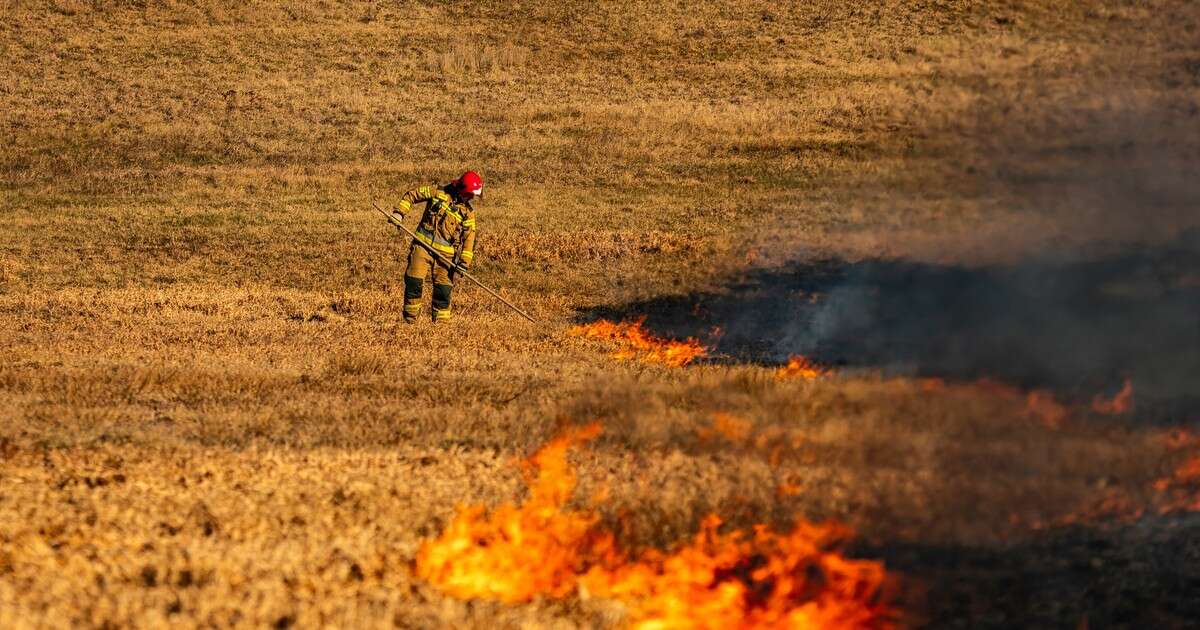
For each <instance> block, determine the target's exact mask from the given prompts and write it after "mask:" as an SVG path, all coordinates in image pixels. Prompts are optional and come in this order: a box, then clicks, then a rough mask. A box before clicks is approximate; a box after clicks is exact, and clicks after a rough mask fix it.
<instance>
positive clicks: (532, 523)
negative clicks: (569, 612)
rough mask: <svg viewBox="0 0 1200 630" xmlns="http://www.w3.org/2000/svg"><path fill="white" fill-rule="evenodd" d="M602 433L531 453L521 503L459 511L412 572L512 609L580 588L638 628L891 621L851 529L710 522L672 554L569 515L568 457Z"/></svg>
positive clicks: (881, 578) (583, 433)
mask: <svg viewBox="0 0 1200 630" xmlns="http://www.w3.org/2000/svg"><path fill="white" fill-rule="evenodd" d="M598 432H599V428H598V427H597V426H596V425H589V426H587V427H583V428H578V429H570V430H568V431H567V432H565V433H563V434H562V435H560V436H558V437H556V438H554V439H553V440H551V441H550V442H549V443H547V444H546V445H545V446H543V447H542V448H541V449H539V450H538V451H537V452H536V453H534V455H533V456H532V457H531V458H530V459H529V461H528V463H527V464H526V468H525V473H526V479H527V481H528V482H529V484H530V493H529V499H528V500H526V502H525V503H523V504H522V505H520V506H514V505H511V504H505V505H502V506H500V507H498V508H496V509H495V510H493V511H492V512H491V513H490V514H489V513H487V512H486V511H485V510H484V509H483V508H482V507H465V508H459V511H458V514H457V516H456V517H455V518H454V520H453V521H452V522H451V524H450V525H449V526H448V527H447V528H446V530H445V531H444V532H443V533H442V534H441V535H440V536H439V537H437V538H435V539H432V540H428V541H426V542H425V543H424V544H423V545H422V547H421V550H420V552H419V553H418V555H417V560H416V567H417V574H418V575H420V576H421V577H422V578H424V579H425V580H428V581H429V582H431V583H432V584H434V585H436V586H437V587H438V588H440V589H442V590H443V591H445V592H447V593H449V594H450V595H452V596H455V597H459V598H463V599H469V598H476V597H478V598H488V599H495V600H500V601H503V602H508V603H515V602H526V601H530V600H531V599H533V598H534V597H537V596H546V597H553V598H563V597H568V596H570V595H571V594H573V593H576V592H578V593H580V594H584V595H587V596H598V597H605V598H611V599H615V600H618V601H620V602H622V603H623V604H624V605H625V606H626V608H627V609H628V620H629V622H630V624H631V625H632V627H634V628H638V629H641V630H652V629H660V628H694V629H697V630H700V629H707V628H713V629H715V628H885V627H891V626H892V625H893V624H892V619H893V618H894V616H895V611H894V610H892V609H891V608H890V607H889V606H888V605H887V604H886V602H885V601H884V600H885V597H884V594H883V586H884V584H885V583H886V580H887V576H886V573H885V570H884V568H883V565H882V564H881V563H879V562H875V561H871V560H854V559H848V558H846V557H844V556H843V555H842V554H841V551H840V550H841V546H842V544H843V543H844V542H845V541H846V540H848V539H849V537H850V536H851V532H850V530H849V529H848V528H846V527H845V526H843V525H839V524H836V523H823V524H813V523H808V522H803V521H802V522H799V523H798V524H797V525H796V526H795V528H794V529H793V530H792V531H790V532H788V533H776V532H774V531H772V530H771V529H770V528H768V527H766V526H764V525H757V526H755V527H754V528H753V530H752V531H750V532H747V531H743V530H736V529H735V530H732V531H728V532H724V533H723V532H721V531H720V529H721V519H720V518H719V517H717V516H715V515H710V516H708V517H706V518H705V519H704V520H703V521H702V522H701V525H700V531H699V533H697V534H696V535H695V537H694V538H693V539H692V540H691V541H689V542H686V543H684V544H682V545H680V546H679V547H677V548H676V549H674V550H673V551H671V552H669V553H668V552H660V551H654V550H650V551H645V552H642V553H641V554H640V555H637V556H635V555H632V554H629V553H627V552H625V551H622V550H621V549H619V548H618V547H617V546H616V544H615V536H614V534H612V533H611V532H610V531H608V530H605V529H604V528H602V527H601V526H600V525H599V522H600V519H599V515H598V514H597V513H596V512H595V511H593V510H567V509H565V508H564V506H565V504H566V502H567V501H568V500H569V499H570V496H571V494H572V492H573V490H574V488H575V482H576V479H575V475H574V473H573V471H572V470H571V469H570V467H569V466H568V464H567V461H566V453H567V450H568V449H569V448H571V447H572V446H575V445H577V444H580V443H582V442H585V441H587V440H589V439H591V438H593V437H595V435H596V434H597V433H598ZM535 471H536V472H535Z"/></svg>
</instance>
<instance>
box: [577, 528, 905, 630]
mask: <svg viewBox="0 0 1200 630" xmlns="http://www.w3.org/2000/svg"><path fill="white" fill-rule="evenodd" d="M720 526H721V519H720V518H719V517H717V516H715V515H710V516H708V517H706V518H705V519H704V520H703V522H702V523H701V525H700V532H699V533H697V534H696V536H695V538H693V539H692V541H691V542H690V543H687V544H685V545H682V546H681V547H679V548H678V549H676V550H675V551H674V552H672V553H670V554H662V553H657V552H647V553H645V554H643V557H642V558H641V559H640V560H639V561H638V562H634V563H628V564H625V565H623V566H619V567H616V568H615V569H607V568H597V569H594V570H592V571H590V572H589V573H588V575H587V576H585V578H584V586H585V587H586V588H587V589H588V591H589V592H593V593H596V594H600V595H605V596H609V597H615V598H617V599H620V600H623V601H626V602H627V603H629V604H631V613H630V617H631V620H632V622H633V623H632V627H633V628H637V629H639V630H658V629H661V628H695V629H701V628H713V629H717V628H872V627H883V626H887V625H889V624H888V623H887V622H886V620H887V618H888V617H889V614H890V612H889V611H888V609H887V608H886V606H884V605H883V604H881V603H879V602H880V601H881V599H882V597H881V586H882V585H883V584H884V578H885V574H884V569H883V565H882V564H880V563H878V562H873V561H869V560H849V559H847V558H845V557H844V556H842V555H841V553H840V552H839V551H838V548H839V547H840V545H841V543H842V541H844V540H845V539H846V538H848V536H849V530H848V529H846V528H845V527H844V526H842V525H838V524H834V523H825V524H812V523H803V522H802V523H799V524H798V525H796V527H795V529H793V530H792V531H791V532H789V533H786V534H778V533H775V532H773V531H771V530H770V529H769V528H767V527H766V526H761V525H760V526H756V527H755V528H754V531H753V533H752V534H749V533H747V532H744V531H741V530H734V531H732V532H729V533H725V534H722V533H720V532H719V531H718V530H719V528H720Z"/></svg>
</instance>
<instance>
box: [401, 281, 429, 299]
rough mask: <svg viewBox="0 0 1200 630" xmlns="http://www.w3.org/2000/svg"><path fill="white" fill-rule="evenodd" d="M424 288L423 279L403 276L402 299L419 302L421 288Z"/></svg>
mask: <svg viewBox="0 0 1200 630" xmlns="http://www.w3.org/2000/svg"><path fill="white" fill-rule="evenodd" d="M424 286H425V279H424V278H414V277H412V276H404V299H406V300H419V299H421V288H422V287H424Z"/></svg>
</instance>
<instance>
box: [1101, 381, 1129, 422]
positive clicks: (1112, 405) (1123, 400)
mask: <svg viewBox="0 0 1200 630" xmlns="http://www.w3.org/2000/svg"><path fill="white" fill-rule="evenodd" d="M1132 408H1133V381H1131V380H1129V379H1125V384H1124V385H1122V386H1121V391H1119V392H1117V394H1116V396H1113V398H1112V400H1105V398H1104V397H1103V396H1096V397H1095V398H1093V399H1092V411H1095V412H1096V413H1102V414H1106V415H1110V416H1115V415H1120V414H1123V413H1128V412H1129V410H1130V409H1132Z"/></svg>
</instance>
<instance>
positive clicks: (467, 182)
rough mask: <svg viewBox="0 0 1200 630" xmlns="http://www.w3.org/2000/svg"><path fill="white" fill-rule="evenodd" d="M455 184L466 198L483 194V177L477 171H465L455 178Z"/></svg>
mask: <svg viewBox="0 0 1200 630" xmlns="http://www.w3.org/2000/svg"><path fill="white" fill-rule="evenodd" d="M454 185H455V187H457V188H458V192H459V194H461V195H463V197H464V198H465V199H470V198H471V197H482V196H483V178H482V177H480V176H479V173H476V172H475V171H467V172H466V173H463V174H462V176H460V177H459V178H458V179H456V180H454Z"/></svg>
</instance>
